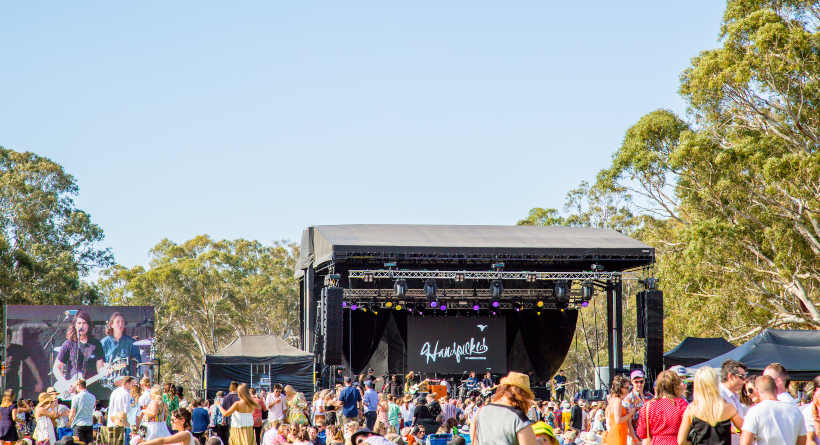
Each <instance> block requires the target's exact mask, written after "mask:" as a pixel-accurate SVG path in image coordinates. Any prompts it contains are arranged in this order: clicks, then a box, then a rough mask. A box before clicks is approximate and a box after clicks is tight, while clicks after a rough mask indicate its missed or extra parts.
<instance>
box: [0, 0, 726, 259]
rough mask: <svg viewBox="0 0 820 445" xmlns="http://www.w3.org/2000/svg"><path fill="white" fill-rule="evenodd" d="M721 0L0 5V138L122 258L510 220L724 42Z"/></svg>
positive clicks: (680, 108) (587, 168)
mask: <svg viewBox="0 0 820 445" xmlns="http://www.w3.org/2000/svg"><path fill="white" fill-rule="evenodd" d="M724 7H725V3H722V2H716V1H714V0H712V1H706V0H695V1H692V0H687V1H681V0H675V1H660V2H659V1H633V2H611V1H597V2H560V3H559V2H546V1H540V2H539V1H521V2H501V1H498V2H481V1H469V2H467V1H445V2H441V1H435V2H430V1H417V2H390V1H378V2H364V1H332V2H331V1H325V2H322V1H288V2H285V1H278V2H277V1H259V2H252V1H239V2H208V1H196V2H193V1H191V2H185V1H171V2H156V1H143V2H93V1H86V2H2V3H0V42H2V43H0V61H1V62H2V70H0V145H3V146H4V147H6V148H8V149H13V150H17V151H32V152H35V153H37V154H39V155H41V156H46V157H48V158H51V159H52V160H54V161H56V162H58V163H60V164H62V165H63V166H64V167H65V168H66V170H67V171H68V172H69V173H71V174H72V175H74V176H75V177H76V179H77V182H78V184H79V186H80V195H79V197H78V198H77V199H76V203H77V205H78V207H79V208H81V209H83V210H85V211H87V212H89V213H90V214H91V217H92V220H93V221H95V222H96V223H98V224H99V225H100V226H101V227H102V228H103V229H104V230H105V233H106V240H105V243H104V244H103V245H104V246H106V247H112V248H113V251H114V254H115V256H116V259H117V261H118V262H120V263H121V264H124V265H126V266H133V265H137V264H141V265H147V262H148V256H147V252H148V250H149V249H150V248H151V247H152V246H154V245H155V244H156V243H157V242H159V241H160V240H161V239H162V238H170V239H172V240H174V241H177V242H182V241H185V240H187V239H190V238H192V237H194V236H196V235H199V234H209V235H211V236H212V237H215V238H217V239H222V238H229V239H233V238H240V237H241V238H247V239H257V240H260V241H262V242H264V243H270V242H271V241H272V240H275V239H281V238H289V239H291V240H294V241H298V240H299V237H300V234H301V231H302V230H303V229H304V228H305V227H307V226H309V225H312V224H350V223H410V224H514V223H515V222H516V221H517V220H519V219H521V218H523V217H524V216H526V214H527V212H528V211H529V209H530V208H532V207H536V206H540V207H555V208H560V207H561V206H562V204H563V202H564V196H565V194H566V192H567V191H568V190H570V189H572V188H574V187H575V186H577V185H578V183H579V182H580V181H582V180H593V179H594V177H595V174H596V173H597V172H598V171H599V170H600V169H602V168H604V167H606V166H607V165H608V164H609V161H610V158H611V154H612V153H613V151H614V150H615V149H616V148H617V147H618V146H619V145H620V143H621V140H622V138H623V135H624V131H625V130H626V129H627V128H628V127H629V126H630V125H632V124H634V123H635V122H636V121H637V120H638V119H639V118H640V117H641V116H642V115H644V114H646V113H648V112H650V111H652V110H654V109H656V108H670V109H672V110H673V111H675V112H677V113H679V114H683V113H684V112H685V110H684V104H683V101H682V100H681V99H680V97H679V96H678V95H677V89H678V76H679V74H680V72H681V71H682V70H683V69H684V68H686V67H687V66H688V65H689V63H690V59H691V58H692V57H693V56H695V55H697V54H698V52H700V51H702V50H706V49H711V48H715V47H717V46H718V45H719V43H718V41H717V37H718V27H719V24H720V18H721V15H722V13H723V9H724Z"/></svg>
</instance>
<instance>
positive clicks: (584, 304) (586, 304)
mask: <svg viewBox="0 0 820 445" xmlns="http://www.w3.org/2000/svg"><path fill="white" fill-rule="evenodd" d="M581 306H583V307H587V306H589V301H585V302H583V303H581Z"/></svg>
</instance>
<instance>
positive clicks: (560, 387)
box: [552, 369, 567, 403]
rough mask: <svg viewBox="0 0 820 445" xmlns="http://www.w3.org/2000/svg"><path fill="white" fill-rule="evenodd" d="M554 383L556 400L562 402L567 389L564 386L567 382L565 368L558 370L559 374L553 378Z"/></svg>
mask: <svg viewBox="0 0 820 445" xmlns="http://www.w3.org/2000/svg"><path fill="white" fill-rule="evenodd" d="M552 383H553V386H554V387H555V401H556V402H558V403H561V401H563V400H564V393H565V392H566V390H567V389H566V388H565V387H564V385H566V383H567V377H566V376H565V375H564V370H563V369H559V370H558V375H556V376H555V377H553V378H552Z"/></svg>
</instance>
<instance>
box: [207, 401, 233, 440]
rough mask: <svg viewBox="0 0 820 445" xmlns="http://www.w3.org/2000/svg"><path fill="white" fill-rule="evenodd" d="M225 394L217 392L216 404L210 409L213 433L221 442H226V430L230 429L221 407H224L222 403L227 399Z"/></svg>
mask: <svg viewBox="0 0 820 445" xmlns="http://www.w3.org/2000/svg"><path fill="white" fill-rule="evenodd" d="M224 396H225V393H224V392H222V391H217V392H216V394H215V395H214V404H213V405H211V407H210V408H209V414H210V415H211V425H213V432H214V434H216V435H217V436H219V438H220V440H224V439H223V438H226V437H227V433H226V430H227V429H228V428H227V427H226V426H225V421H224V418H223V417H222V411H221V410H220V409H219V407H220V406H221V405H222V401H223V400H224V399H225V397H224Z"/></svg>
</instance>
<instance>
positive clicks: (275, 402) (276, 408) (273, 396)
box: [265, 383, 288, 422]
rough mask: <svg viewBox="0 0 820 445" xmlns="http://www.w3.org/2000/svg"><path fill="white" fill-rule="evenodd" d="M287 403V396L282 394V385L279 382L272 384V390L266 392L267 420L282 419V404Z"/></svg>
mask: <svg viewBox="0 0 820 445" xmlns="http://www.w3.org/2000/svg"><path fill="white" fill-rule="evenodd" d="M287 403H288V399H287V397H286V396H285V395H283V394H282V385H280V384H279V383H277V384H275V385H273V391H271V393H270V394H268V398H267V399H266V400H265V405H267V407H268V422H273V421H274V420H282V419H284V418H285V409H284V406H285V405H286V404H287Z"/></svg>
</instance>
